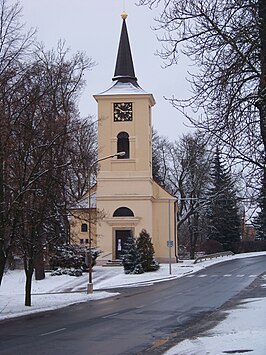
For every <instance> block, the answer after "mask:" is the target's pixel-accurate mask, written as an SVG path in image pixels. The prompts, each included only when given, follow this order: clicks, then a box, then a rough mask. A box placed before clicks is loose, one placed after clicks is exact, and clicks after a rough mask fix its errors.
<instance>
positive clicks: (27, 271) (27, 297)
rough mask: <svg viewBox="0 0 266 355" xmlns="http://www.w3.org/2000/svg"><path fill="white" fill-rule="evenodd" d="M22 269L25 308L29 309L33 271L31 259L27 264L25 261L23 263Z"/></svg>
mask: <svg viewBox="0 0 266 355" xmlns="http://www.w3.org/2000/svg"><path fill="white" fill-rule="evenodd" d="M27 264H28V265H27ZM24 269H25V274H26V285H25V306H28V307H31V283H32V275H33V270H34V269H33V261H32V259H30V260H29V261H28V263H27V261H24Z"/></svg>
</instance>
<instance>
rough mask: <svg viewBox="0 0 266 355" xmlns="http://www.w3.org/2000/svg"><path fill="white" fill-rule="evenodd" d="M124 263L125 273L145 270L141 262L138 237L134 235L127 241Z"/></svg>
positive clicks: (136, 272) (138, 272) (123, 257)
mask: <svg viewBox="0 0 266 355" xmlns="http://www.w3.org/2000/svg"><path fill="white" fill-rule="evenodd" d="M122 264H123V267H124V272H125V274H142V273H143V272H144V271H143V268H142V266H141V262H140V254H139V251H138V248H137V245H136V239H135V238H133V237H132V236H130V237H129V238H128V240H127V242H126V243H125V246H124V253H123V256H122Z"/></svg>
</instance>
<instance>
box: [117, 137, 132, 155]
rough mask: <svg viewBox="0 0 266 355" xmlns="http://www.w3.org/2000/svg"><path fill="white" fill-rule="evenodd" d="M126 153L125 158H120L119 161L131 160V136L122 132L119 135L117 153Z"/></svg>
mask: <svg viewBox="0 0 266 355" xmlns="http://www.w3.org/2000/svg"><path fill="white" fill-rule="evenodd" d="M119 152H125V153H126V154H125V155H123V156H118V157H117V158H118V159H129V135H128V134H127V133H126V132H120V133H119V134H118V135H117V153H119Z"/></svg>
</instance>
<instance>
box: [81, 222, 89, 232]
mask: <svg viewBox="0 0 266 355" xmlns="http://www.w3.org/2000/svg"><path fill="white" fill-rule="evenodd" d="M81 232H88V225H87V223H82V225H81Z"/></svg>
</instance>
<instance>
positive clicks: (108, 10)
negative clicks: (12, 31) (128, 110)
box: [14, 0, 189, 140]
mask: <svg viewBox="0 0 266 355" xmlns="http://www.w3.org/2000/svg"><path fill="white" fill-rule="evenodd" d="M14 1H15V0H14ZM20 3H21V4H22V6H23V15H24V22H26V24H27V27H36V28H37V30H38V34H37V37H38V40H39V41H41V42H43V43H44V44H45V47H46V48H47V49H51V48H53V47H55V46H56V43H57V42H58V40H59V39H64V40H65V41H66V44H67V47H70V48H71V50H72V51H73V52H76V51H84V52H85V53H86V54H87V55H88V56H89V57H91V58H92V59H93V60H94V61H95V62H96V63H97V66H96V67H94V68H93V69H92V71H90V72H88V74H87V75H86V80H87V84H86V88H85V90H84V92H83V95H82V97H81V100H80V105H79V108H80V112H81V114H82V115H83V116H86V115H90V114H91V115H94V116H95V117H96V115H97V105H96V102H95V101H94V99H93V97H92V95H94V94H98V93H100V92H102V91H104V90H106V89H107V88H108V87H110V86H111V85H112V77H113V75H114V68H115V62H116V55H117V48H118V43H119V38H120V31H121V25H122V20H121V17H120V15H121V13H122V11H123V10H124V7H125V11H126V12H127V13H128V18H127V28H128V33H129V38H130V44H131V51H132V56H133V61H134V67H135V74H136V76H137V78H138V83H139V85H140V86H141V87H142V88H143V89H144V90H145V91H147V92H149V93H152V94H153V95H154V97H155V100H156V105H155V107H154V109H153V126H154V127H155V129H156V130H157V131H158V133H159V134H160V135H162V136H168V137H169V138H170V139H171V140H175V139H176V138H177V137H178V136H179V135H180V134H182V133H184V132H187V131H188V128H187V127H186V126H185V124H188V122H187V121H185V119H184V118H183V117H182V116H181V114H180V113H178V111H177V110H175V109H174V108H172V107H171V105H170V104H169V103H168V102H166V101H165V100H164V98H163V97H164V96H165V97H172V96H173V95H174V96H176V97H177V98H182V97H184V95H186V94H187V92H188V89H189V88H188V85H187V84H186V81H185V77H186V71H187V66H186V61H185V59H184V58H183V60H180V63H179V65H176V66H174V67H172V68H167V69H162V64H163V63H162V60H161V59H160V58H159V57H158V56H156V55H155V52H156V50H157V49H158V48H160V44H159V42H158V41H157V39H156V31H154V30H152V26H154V25H155V22H154V20H153V18H154V17H155V15H156V13H155V12H154V11H151V10H149V9H148V8H146V7H137V6H136V5H135V0H20ZM124 3H125V6H124ZM184 123H185V124H184Z"/></svg>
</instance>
